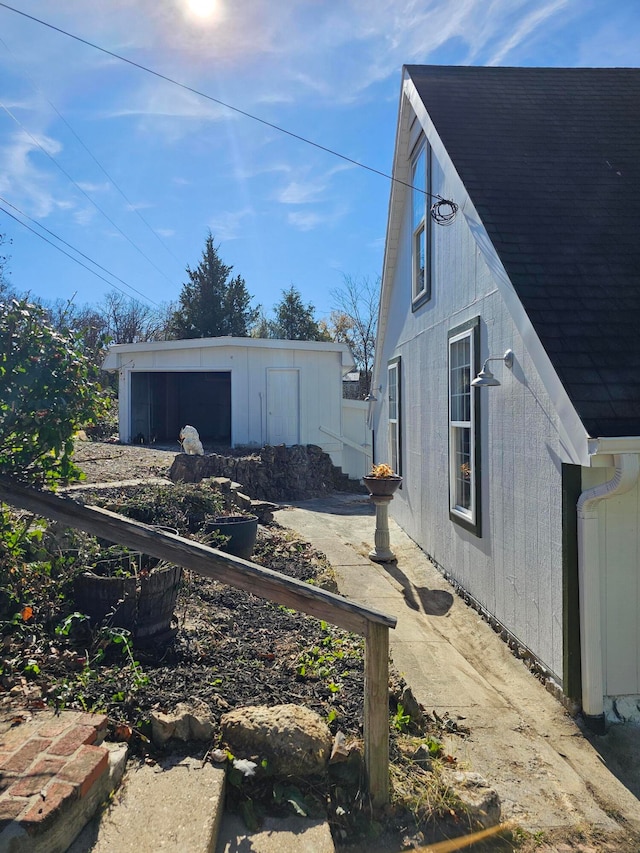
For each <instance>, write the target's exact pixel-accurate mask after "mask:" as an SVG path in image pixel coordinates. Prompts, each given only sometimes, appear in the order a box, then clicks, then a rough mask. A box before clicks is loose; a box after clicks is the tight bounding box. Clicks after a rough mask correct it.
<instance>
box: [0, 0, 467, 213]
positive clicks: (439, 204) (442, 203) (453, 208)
mask: <svg viewBox="0 0 640 853" xmlns="http://www.w3.org/2000/svg"><path fill="white" fill-rule="evenodd" d="M0 7H2V8H4V9H8V10H9V11H10V12H15V13H16V14H18V15H22V17H24V18H28V19H29V20H30V21H34V22H35V23H36V24H41V25H42V26H43V27H48V28H49V29H50V30H54V31H55V32H57V33H60V34H61V35H63V36H67V38H71V39H74V40H75V41H77V42H80V43H81V44H84V45H87V47H91V48H93V49H94V50H99V51H100V52H101V53H104V54H106V55H107V56H111V57H113V59H118V60H119V61H120V62H126V63H127V65H131V66H132V67H133V68H138V69H139V70H140V71H144V72H145V73H147V74H151V75H153V76H154V77H157V78H158V79H160V80H164V81H165V82H167V83H171V84H172V85H173V86H179V87H180V88H181V89H184V90H185V91H187V92H191V93H192V94H193V95H197V96H198V97H200V98H205V99H206V100H207V101H211V102H212V103H214V104H218V106H221V107H224V108H225V109H227V110H231V111H232V112H234V113H238V115H241V116H244V117H245V118H249V119H251V120H252V121H257V122H259V123H260V124H262V125H264V126H265V127H270V128H271V129H272V130H277V131H278V133H284V134H286V136H290V137H291V138H292V139H297V140H298V141H299V142H304V143H305V144H306V145H311V146H313V147H314V148H317V149H319V150H320V151H324V152H325V153H327V154H331V155H332V156H334V157H338V158H340V159H341V160H344V161H345V162H347V163H351V164H352V165H353V166H358V167H359V168H360V169H366V170H367V171H368V172H372V173H373V174H374V175H379V176H380V177H382V178H386V179H387V180H388V181H392V182H393V183H396V184H402V186H405V187H409V189H412V190H416V191H417V192H420V193H422V194H423V195H425V196H429V198H432V199H434V200H435V201H434V204H433V205H432V207H431V216H432V217H433V219H434V220H435V221H436V222H438V223H440V224H449V223H450V222H451V221H452V220H453V218H454V217H455V214H456V213H457V210H458V205H457V204H456V203H455V202H454V201H451V200H450V199H445V198H443V197H442V196H441V195H437V194H434V193H430V192H427V191H426V190H424V189H421V188H420V187H414V186H413V184H411V183H408V182H407V181H402V180H400V178H394V177H393V175H389V174H388V173H387V172H382V171H381V170H380V169H375V168H374V167H373V166H368V165H367V164H366V163H361V162H360V161H359V160H354V159H353V158H352V157H347V156H346V154H341V153H340V152H339V151H335V150H334V149H333V148H328V147H327V146H326V145H321V144H320V143H319V142H314V141H313V140H312V139H308V138H307V137H305V136H301V135H300V134H298V133H294V132H293V131H291V130H287V129H286V128H284V127H280V125H277V124H274V123H273V122H270V121H267V120H266V119H263V118H260V117H259V116H256V115H253V114H252V113H249V112H247V111H246V110H241V109H240V108H239V107H234V106H232V105H231V104H227V103H225V102H224V101H221V100H219V99H218V98H214V97H213V96H212V95H207V94H206V92H201V91H200V90H199V89H195V88H193V86H188V85H187V84H186V83H180V81H178V80H174V79H173V78H172V77H168V76H167V75H166V74H162V73H161V72H160V71H155V70H154V69H153V68H148V67H147V66H146V65H142V64H141V63H139V62H135V61H134V60H133V59H128V58H127V57H126V56H122V55H121V54H119V53H114V51H112V50H107V48H105V47H100V45H98V44H95V43H94V42H91V41H89V40H88V39H84V38H82V37H81V36H76V35H74V34H73V33H70V32H68V31H67V30H63V29H61V28H60V27H56V26H55V25H54V24H49V23H47V21H43V20H41V19H40V18H36V17H34V16H33V15H28V14H27V13H26V12H22V11H21V10H20V9H14V7H13V6H9V5H8V4H7V3H1V2H0Z"/></svg>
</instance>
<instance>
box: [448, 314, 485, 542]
mask: <svg viewBox="0 0 640 853" xmlns="http://www.w3.org/2000/svg"><path fill="white" fill-rule="evenodd" d="M478 347H479V318H475V319H474V320H472V321H471V322H469V323H465V324H464V325H462V326H458V327H457V328H455V329H452V330H451V331H450V332H449V515H450V518H451V519H452V520H453V521H456V522H457V523H459V524H462V526H463V527H466V528H467V529H468V530H471V531H472V532H473V533H475V534H476V536H480V535H481V525H480V488H479V486H480V478H479V463H480V449H479V448H480V441H479V438H480V437H479V434H478V423H479V411H478V405H479V403H478V392H477V389H475V388H473V387H472V385H471V380H472V379H473V377H474V376H475V375H476V372H477V370H476V366H477V364H478Z"/></svg>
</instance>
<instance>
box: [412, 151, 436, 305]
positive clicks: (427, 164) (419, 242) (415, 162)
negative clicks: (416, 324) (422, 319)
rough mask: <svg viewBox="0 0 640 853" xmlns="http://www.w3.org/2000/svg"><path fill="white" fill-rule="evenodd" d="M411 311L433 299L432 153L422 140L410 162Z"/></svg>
mask: <svg viewBox="0 0 640 853" xmlns="http://www.w3.org/2000/svg"><path fill="white" fill-rule="evenodd" d="M411 186H412V190H411V241H412V242H411V261H412V267H413V269H412V283H411V307H412V309H413V310H415V309H416V308H418V307H419V306H420V305H422V304H423V303H424V302H426V301H427V300H428V299H430V298H431V275H430V267H431V259H430V254H431V217H430V216H429V207H430V205H429V199H430V196H429V195H428V193H430V191H431V190H430V186H431V149H430V147H429V145H428V143H427V142H426V141H425V140H424V139H423V140H421V141H420V142H419V143H418V145H417V147H416V149H415V151H414V153H413V157H412V160H411Z"/></svg>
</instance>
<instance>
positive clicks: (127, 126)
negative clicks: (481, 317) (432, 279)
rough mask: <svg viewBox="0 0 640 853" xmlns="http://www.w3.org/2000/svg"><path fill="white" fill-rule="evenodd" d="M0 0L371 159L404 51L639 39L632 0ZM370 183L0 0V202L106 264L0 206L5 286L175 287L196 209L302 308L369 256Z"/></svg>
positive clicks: (486, 54)
mask: <svg viewBox="0 0 640 853" xmlns="http://www.w3.org/2000/svg"><path fill="white" fill-rule="evenodd" d="M8 5H9V6H13V7H14V8H15V9H18V10H20V11H21V12H24V13H26V14H27V15H31V16H34V17H35V18H39V19H41V20H42V21H44V22H46V23H47V24H50V25H52V26H53V27H56V28H59V29H61V30H66V31H67V32H69V33H72V34H73V35H75V36H78V37H80V38H82V39H85V40H86V41H89V42H93V43H94V44H97V45H99V46H100V47H102V48H104V49H105V50H107V51H111V52H113V53H116V54H119V55H121V56H124V57H126V58H127V59H129V60H131V61H132V62H134V63H138V64H139V65H142V66H145V67H148V68H150V69H153V70H154V71H156V72H158V73H159V74H161V75H164V76H166V77H169V78H173V79H175V80H177V81H179V82H181V83H183V84H185V85H186V86H188V87H191V88H192V89H196V90H198V91H200V92H202V93H205V94H207V95H209V96H210V97H211V98H213V99H217V100H219V101H223V102H225V103H226V104H229V105H231V106H233V107H235V108H237V109H238V110H242V111H244V112H246V113H249V114H252V115H255V116H257V117H259V118H261V119H263V120H264V121H265V122H268V123H271V124H273V125H277V126H280V127H282V128H284V129H286V130H288V131H290V132H291V133H292V134H297V135H299V136H302V137H306V138H308V139H310V140H312V141H314V142H316V143H318V144H319V145H322V146H325V147H326V148H329V149H333V150H335V151H338V152H340V153H341V154H343V155H345V156H346V157H348V158H352V159H353V160H357V161H359V162H361V163H364V164H366V165H368V166H370V167H372V168H373V169H377V170H380V171H382V172H385V173H388V172H390V170H391V166H392V154H393V144H394V137H395V125H396V118H397V109H398V96H399V91H400V81H401V69H402V65H403V64H405V63H434V64H452V65H457V64H460V65H539V66H543V65H560V66H637V65H638V64H639V61H640V7H639V6H638V3H637V0H615V2H612V0H420V1H419V0H395V2H390V0H280V2H277V3H276V2H273V0H269V2H267V0H244V2H242V3H238V2H232V0H100V2H93V3H89V2H87V0H56V2H55V3H52V2H51V0H14V2H13V3H11V2H10V3H8ZM388 202H389V182H388V180H386V179H385V178H382V177H380V176H378V175H376V174H373V173H371V172H369V171H366V170H365V169H361V168H358V167H357V166H354V165H353V164H351V163H348V162H346V161H345V160H342V159H340V158H337V157H335V156H332V155H330V154H328V153H326V152H325V151H322V150H319V149H318V148H315V147H313V146H311V145H308V144H305V143H303V142H301V141H299V140H297V139H294V138H292V137H291V136H288V135H286V134H283V133H280V132H279V131H277V130H276V129H274V128H273V127H269V126H267V125H265V124H262V123H260V122H257V121H254V120H252V119H250V118H248V117H246V116H244V115H242V114H240V113H238V112H234V111H232V110H229V109H226V108H225V107H222V106H220V105H219V104H216V103H214V102H213V101H211V100H207V99H205V98H202V97H200V96H198V95H196V94H194V93H193V92H190V91H187V90H185V89H184V88H180V87H178V86H175V85H172V84H171V83H169V82H166V81H164V80H162V79H159V78H158V77H156V76H153V75H150V74H148V73H146V72H144V71H142V70H140V69H139V68H136V67H133V66H132V65H130V64H127V63H124V62H122V61H120V60H118V59H116V58H114V57H113V56H109V55H107V54H105V53H102V52H100V51H98V50H95V49H94V48H92V47H90V46H87V45H86V44H82V43H80V42H79V41H76V40H73V39H71V38H69V37H67V36H65V35H63V34H61V33H60V32H56V31H55V30H53V29H51V28H50V27H46V26H43V25H42V24H40V23H36V22H35V21H33V20H29V19H27V18H25V17H24V16H22V15H19V14H16V12H15V11H10V10H9V9H7V8H6V7H4V5H0V206H1V207H2V208H5V210H7V211H9V212H10V213H11V214H13V215H14V216H15V217H17V219H19V220H20V221H21V222H23V223H27V224H28V225H29V226H30V228H32V229H34V230H35V231H38V232H39V233H40V234H44V236H46V237H47V239H48V240H51V241H52V242H53V243H56V244H57V245H62V248H64V250H65V251H67V252H69V253H70V254H73V255H75V256H76V257H79V259H80V260H81V261H82V263H83V264H85V265H86V266H89V267H91V268H92V269H94V270H96V271H97V272H98V273H99V274H100V275H101V276H103V277H104V278H106V279H107V281H106V282H105V281H103V280H102V279H100V278H98V277H96V276H95V275H93V274H92V273H91V272H89V271H88V270H87V269H85V268H83V267H81V266H79V265H78V264H76V263H74V262H73V261H72V260H70V259H69V258H68V257H66V256H65V255H63V254H62V253H61V252H59V251H58V250H56V249H55V248H53V247H52V246H50V245H49V244H47V243H46V242H45V241H44V240H42V239H41V238H40V237H38V236H36V235H34V234H33V233H32V232H31V231H29V230H27V229H26V228H25V227H24V226H23V225H22V224H19V223H18V222H16V221H15V220H14V219H11V218H10V217H9V216H8V215H7V214H6V213H4V212H3V211H2V210H0V234H5V235H6V236H7V237H9V238H11V239H12V241H13V243H12V245H11V246H10V247H9V249H8V251H9V254H10V255H11V260H10V264H9V269H10V271H11V277H10V280H11V282H12V284H13V285H14V286H15V287H16V288H17V289H18V290H20V291H30V292H31V293H32V294H33V295H35V296H38V297H41V298H43V299H54V298H56V297H62V298H65V299H69V298H72V297H73V298H74V299H75V301H76V302H77V303H78V304H79V305H83V304H86V303H90V304H99V303H100V302H101V300H102V299H103V298H104V294H105V293H107V292H108V291H109V290H111V289H112V288H113V287H114V286H117V288H119V289H121V290H123V291H124V292H125V293H126V294H127V295H131V296H135V297H136V298H138V299H139V300H140V301H142V302H143V303H145V304H151V305H158V304H160V303H163V302H167V301H170V300H175V299H177V297H178V295H179V293H180V289H181V285H182V283H183V282H184V281H185V278H186V275H185V267H186V266H187V264H188V265H190V266H191V267H194V266H196V265H197V264H198V262H199V260H200V256H201V252H202V249H203V247H204V242H205V238H206V235H207V232H208V229H210V230H211V231H212V233H213V235H214V238H215V242H216V244H217V245H219V250H220V256H221V258H222V260H223V261H224V262H225V263H227V264H231V265H233V268H234V275H235V274H239V275H241V276H243V278H244V279H245V280H246V283H247V288H248V290H249V293H250V294H251V295H252V296H253V297H254V304H257V303H260V304H262V305H263V306H264V308H265V310H266V311H267V312H269V311H270V310H271V309H272V307H273V305H274V304H275V303H276V302H278V301H279V299H280V297H281V292H282V290H283V289H285V288H288V287H289V286H290V285H291V284H293V285H295V287H297V288H298V290H299V291H300V293H301V294H302V297H303V299H304V301H305V302H311V303H313V305H314V306H315V307H316V313H317V315H318V316H319V317H323V316H327V315H328V314H329V312H330V310H331V308H332V307H333V304H332V302H333V301H332V297H331V295H330V294H331V291H332V290H335V289H336V288H340V286H341V285H342V282H343V277H344V276H345V275H349V276H353V277H357V276H368V277H370V278H375V277H377V276H378V275H379V274H380V271H381V267H382V253H383V249H384V237H385V227H386V216H387V208H388ZM40 226H41V227H40ZM42 228H45V229H48V232H47V231H43V230H42ZM49 232H50V233H49ZM53 235H55V237H54V236H53ZM56 238H61V239H62V240H64V241H66V242H67V243H68V244H70V245H71V246H73V247H74V249H75V250H78V251H79V252H81V253H83V254H84V255H85V256H87V257H82V256H81V255H78V254H77V253H76V252H75V251H74V250H72V249H70V248H69V247H68V246H65V245H64V244H60V243H59V242H58V240H57V239H56ZM87 258H89V259H91V261H94V262H95V263H97V264H99V265H100V266H101V267H104V268H105V269H106V270H108V271H109V273H107V272H105V271H104V270H103V269H100V268H96V267H95V266H93V265H92V263H91V262H90V261H89V260H88V259H87ZM110 274H111V275H110ZM125 283H126V284H125Z"/></svg>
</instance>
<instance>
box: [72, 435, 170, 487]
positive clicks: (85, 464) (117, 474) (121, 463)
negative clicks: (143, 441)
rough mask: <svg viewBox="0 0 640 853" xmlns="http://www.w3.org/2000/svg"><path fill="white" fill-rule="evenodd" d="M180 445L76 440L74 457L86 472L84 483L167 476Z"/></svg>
mask: <svg viewBox="0 0 640 853" xmlns="http://www.w3.org/2000/svg"><path fill="white" fill-rule="evenodd" d="M178 453H181V450H180V446H179V445H178V443H177V442H176V444H175V446H173V447H171V446H169V445H162V446H156V445H133V444H116V443H111V442H101V441H76V444H75V450H74V460H75V462H76V463H77V464H78V466H79V467H80V469H81V470H82V471H83V472H84V474H85V480H83V481H82V482H83V483H112V482H114V481H116V480H137V479H146V478H148V477H166V476H168V474H169V469H170V468H171V465H172V463H173V460H174V459H175V457H176V455H177V454H178Z"/></svg>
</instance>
